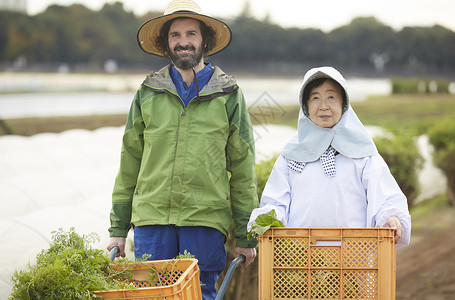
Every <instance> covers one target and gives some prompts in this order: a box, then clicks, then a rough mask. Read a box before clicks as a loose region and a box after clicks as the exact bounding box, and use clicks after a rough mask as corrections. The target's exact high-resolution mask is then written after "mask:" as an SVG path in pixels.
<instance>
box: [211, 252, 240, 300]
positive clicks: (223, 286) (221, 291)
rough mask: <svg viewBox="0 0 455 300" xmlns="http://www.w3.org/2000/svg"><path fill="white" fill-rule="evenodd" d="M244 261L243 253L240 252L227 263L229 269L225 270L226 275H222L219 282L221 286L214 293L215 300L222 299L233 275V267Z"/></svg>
mask: <svg viewBox="0 0 455 300" xmlns="http://www.w3.org/2000/svg"><path fill="white" fill-rule="evenodd" d="M245 261H246V257H245V255H243V254H240V255H239V256H238V257H237V258H235V259H234V260H233V261H232V262H231V264H230V265H229V269H228V270H227V272H226V275H225V276H224V279H223V282H222V283H221V287H220V289H219V291H218V294H216V298H215V300H222V299H223V297H224V294H225V293H226V290H227V288H228V286H229V283H230V282H231V278H232V276H233V275H234V272H235V269H236V268H237V266H238V265H239V264H241V263H244V262H245Z"/></svg>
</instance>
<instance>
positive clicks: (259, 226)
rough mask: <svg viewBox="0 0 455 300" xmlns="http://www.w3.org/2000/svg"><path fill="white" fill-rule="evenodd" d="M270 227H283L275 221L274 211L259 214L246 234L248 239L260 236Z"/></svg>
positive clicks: (279, 222)
mask: <svg viewBox="0 0 455 300" xmlns="http://www.w3.org/2000/svg"><path fill="white" fill-rule="evenodd" d="M270 227H284V225H283V223H282V222H281V221H279V220H278V219H277V217H276V211H275V210H274V209H272V210H271V211H269V212H267V213H264V214H260V215H259V216H258V217H257V218H256V220H255V221H254V223H253V225H252V226H251V230H250V231H249V232H248V238H251V237H256V236H258V235H262V234H264V233H265V232H266V231H267V230H269V229H270Z"/></svg>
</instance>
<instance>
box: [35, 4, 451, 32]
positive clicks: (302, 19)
mask: <svg viewBox="0 0 455 300" xmlns="http://www.w3.org/2000/svg"><path fill="white" fill-rule="evenodd" d="M245 1H246V0H224V1H220V0H197V1H196V2H197V3H198V4H199V6H200V7H201V9H202V12H203V13H204V14H207V15H210V16H216V17H222V18H226V19H228V18H230V17H235V16H237V15H238V14H239V13H240V12H241V11H242V10H243V8H244V5H245ZM248 1H249V3H250V8H251V12H252V13H253V16H254V17H255V18H257V19H263V18H264V17H265V16H267V15H268V16H269V18H270V20H271V21H272V22H273V23H276V24H279V25H281V26H283V27H300V28H317V29H321V30H323V31H331V30H333V29H334V28H337V27H340V26H343V25H346V24H349V23H350V22H351V20H352V19H353V18H355V17H370V16H373V17H375V18H376V19H377V20H379V21H380V22H382V23H384V24H386V25H388V26H391V27H392V28H394V29H396V30H400V29H402V28H403V27H405V26H433V25H435V24H439V25H442V26H444V27H447V28H449V29H451V30H453V31H455V18H454V17H453V14H454V13H453V12H454V11H455V1H454V0H381V1H377V0H375V1H371V0H370V1H367V0H363V1H362V0H325V1H323V2H322V1H314V0H312V1H309V0H278V1H277V0H274V1H272V0H248ZM27 2H28V13H30V14H36V13H39V12H42V11H44V10H45V9H46V7H47V6H49V5H50V4H59V5H70V4H73V3H81V4H84V5H85V6H87V7H88V8H90V9H93V10H98V9H100V8H101V7H102V6H103V5H104V3H112V2H115V0H28V1H27ZM121 2H123V4H124V8H125V10H127V11H132V12H134V13H135V14H137V15H142V14H144V13H145V12H148V11H164V9H165V8H166V5H167V3H168V1H166V0H123V1H121ZM228 3H229V4H228ZM321 3H324V4H323V6H322V5H321Z"/></svg>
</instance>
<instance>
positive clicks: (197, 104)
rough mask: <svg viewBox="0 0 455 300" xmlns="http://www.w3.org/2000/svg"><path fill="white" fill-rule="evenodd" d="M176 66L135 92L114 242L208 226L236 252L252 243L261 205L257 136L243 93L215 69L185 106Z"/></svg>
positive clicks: (116, 194) (115, 203)
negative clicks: (141, 229) (150, 229)
mask: <svg viewBox="0 0 455 300" xmlns="http://www.w3.org/2000/svg"><path fill="white" fill-rule="evenodd" d="M169 68H170V66H167V67H164V68H163V69H161V70H160V71H158V72H156V73H152V74H151V75H149V76H147V78H146V79H145V81H144V82H143V83H142V86H141V87H140V88H139V90H138V91H137V93H136V95H135V97H134V100H133V103H132V106H131V108H130V111H129V115H128V120H127V123H126V127H125V132H124V135H123V143H122V151H121V160H120V169H119V172H118V174H117V178H116V181H115V186H114V191H113V197H112V210H111V215H110V216H111V227H110V228H109V231H110V236H111V237H126V236H127V234H128V230H129V229H130V227H131V226H144V225H170V224H173V225H176V226H207V227H212V228H215V229H217V230H219V231H220V232H222V233H223V234H224V235H225V236H228V234H229V229H230V227H231V225H232V220H234V222H235V237H236V239H237V246H238V247H255V246H256V243H257V242H256V241H255V240H248V239H247V232H246V230H247V223H248V220H249V216H250V213H251V211H252V210H253V209H254V208H256V207H257V206H258V200H257V195H256V174H255V162H254V140H253V139H254V138H253V130H252V126H251V121H250V117H249V114H248V109H247V107H246V104H245V100H244V97H243V93H242V92H241V90H240V89H239V87H238V86H237V84H236V82H235V79H234V78H233V77H232V76H227V75H226V74H224V73H223V71H221V69H219V68H217V67H215V68H214V72H213V75H212V78H211V79H210V81H209V82H208V83H207V85H206V86H204V88H203V89H202V90H201V91H200V92H199V97H196V98H195V99H193V100H192V101H191V102H190V103H189V104H188V106H187V107H186V108H185V107H184V105H183V101H182V100H181V99H180V97H179V95H178V93H177V90H176V88H175V86H174V84H173V82H172V79H171V77H170V73H169Z"/></svg>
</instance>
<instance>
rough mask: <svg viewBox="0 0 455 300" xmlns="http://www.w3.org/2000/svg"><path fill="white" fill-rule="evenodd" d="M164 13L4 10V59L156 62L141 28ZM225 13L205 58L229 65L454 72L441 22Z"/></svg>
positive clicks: (452, 48)
mask: <svg viewBox="0 0 455 300" xmlns="http://www.w3.org/2000/svg"><path fill="white" fill-rule="evenodd" d="M161 14H162V12H153V11H152V12H148V13H146V14H145V15H142V16H136V15H135V14H133V13H132V12H128V11H125V9H124V7H123V4H122V3H121V2H114V3H109V4H105V5H104V6H103V7H102V8H101V9H100V10H99V11H93V10H90V9H89V8H87V7H85V6H83V5H81V4H74V5H71V6H60V5H51V6H49V7H48V8H47V9H46V10H45V11H44V12H42V13H39V14H37V15H33V16H29V15H25V14H21V13H16V12H10V11H0V63H2V65H5V64H7V63H12V62H14V61H17V60H18V59H22V60H25V61H26V62H27V65H29V66H30V65H34V64H39V63H48V64H52V63H55V64H61V63H65V64H68V65H70V66H73V69H74V68H77V66H79V67H80V68H82V69H89V70H90V69H94V70H96V69H97V68H100V67H101V66H102V65H103V64H104V63H105V62H106V61H115V62H116V63H117V64H118V65H119V67H120V68H123V69H134V68H139V69H150V68H155V67H159V66H161V65H163V64H164V63H166V62H167V61H166V60H163V59H160V58H157V57H154V56H151V55H148V54H145V53H142V51H141V50H140V49H139V48H138V46H137V41H136V32H137V29H138V28H139V26H140V25H141V24H142V23H143V22H145V21H146V20H148V19H149V18H151V17H156V16H159V15H161ZM221 19H222V18H221ZM224 21H225V22H226V23H228V24H229V25H230V27H231V29H232V31H233V40H232V42H231V44H230V46H229V47H228V48H227V49H226V50H224V51H222V52H221V53H220V54H217V55H214V56H213V57H211V58H209V59H208V61H210V62H213V63H216V64H219V65H220V66H222V67H223V69H229V70H230V71H254V72H273V73H299V74H301V73H302V70H304V69H307V68H308V67H311V66H316V65H332V66H334V67H337V68H339V69H342V70H343V71H344V72H354V73H357V74H374V75H381V74H384V75H387V76H390V75H407V76H411V75H412V76H427V75H436V74H437V75H438V76H446V77H450V76H453V75H454V73H455V71H454V70H455V32H453V31H452V30H450V29H448V28H445V27H442V26H439V25H435V26H432V27H405V28H403V29H401V30H399V31H396V30H394V29H392V28H391V27H390V26H387V25H385V24H383V23H381V22H379V21H378V20H376V19H375V18H373V17H360V18H356V19H353V20H352V21H351V23H349V24H347V25H344V26H341V27H338V28H336V29H334V30H332V31H330V32H323V31H321V30H319V29H314V28H283V27H281V26H279V25H277V24H274V23H271V22H270V21H269V20H268V19H267V18H265V19H264V20H258V19H255V18H253V17H251V16H250V15H249V14H248V13H247V12H243V13H241V14H239V15H238V16H237V17H235V18H233V19H230V20H226V19H224ZM226 71H227V70H226Z"/></svg>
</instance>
